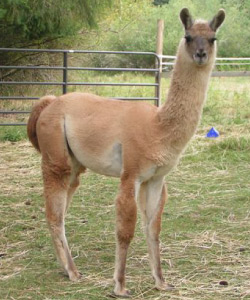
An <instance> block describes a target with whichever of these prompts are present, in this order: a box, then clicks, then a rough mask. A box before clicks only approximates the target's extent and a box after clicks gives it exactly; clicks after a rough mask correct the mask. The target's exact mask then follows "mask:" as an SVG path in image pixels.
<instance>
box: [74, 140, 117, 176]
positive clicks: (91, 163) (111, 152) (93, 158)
mask: <svg viewBox="0 0 250 300" xmlns="http://www.w3.org/2000/svg"><path fill="white" fill-rule="evenodd" d="M69 146H70V148H71V150H72V152H73V154H74V156H75V157H76V159H77V160H78V161H79V162H80V163H81V165H83V166H84V167H86V168H88V169H90V170H92V171H93V172H95V173H98V174H101V175H106V176H112V177H120V175H121V172H122V147H121V144H120V143H118V142H117V143H115V144H113V145H112V146H111V147H110V148H108V149H105V150H104V151H103V152H102V153H98V154H97V153H90V152H89V151H86V150H85V149H83V148H82V147H81V146H80V145H77V142H75V143H73V144H72V143H70V142H69Z"/></svg>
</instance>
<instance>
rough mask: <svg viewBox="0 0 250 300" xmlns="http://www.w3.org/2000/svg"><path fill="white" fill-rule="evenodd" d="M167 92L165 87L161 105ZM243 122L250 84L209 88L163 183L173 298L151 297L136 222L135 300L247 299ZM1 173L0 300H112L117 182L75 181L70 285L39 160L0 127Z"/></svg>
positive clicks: (19, 135)
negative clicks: (74, 269)
mask: <svg viewBox="0 0 250 300" xmlns="http://www.w3.org/2000/svg"><path fill="white" fill-rule="evenodd" d="M168 86H169V80H167V79H164V82H163V95H165V94H166V89H167V87H168ZM142 93H144V96H147V95H146V94H145V91H142ZM249 120H250V93H249V79H248V78H213V79H212V80H211V83H210V88H209V93H208V100H207V103H206V105H205V108H204V113H203V118H202V122H201V124H200V126H199V129H198V131H197V134H196V135H195V137H194V138H193V140H192V141H191V143H190V144H189V146H188V148H187V150H186V152H185V154H184V156H183V158H182V160H181V162H180V164H179V165H178V167H177V168H176V169H175V170H174V171H173V172H172V173H171V174H169V175H168V176H167V177H166V182H167V185H168V192H169V199H168V203H167V204H166V206H165V210H164V215H163V222H162V233H161V256H162V265H163V271H164V276H165V278H166V280H167V281H168V282H169V283H171V284H173V285H175V289H174V290H173V291H168V292H159V291H157V290H155V289H154V288H153V280H152V278H151V275H150V269H149V264H148V254H147V247H146V242H145V238H144V234H143V233H142V230H141V228H140V227H141V226H140V218H139V219H138V224H137V225H138V226H137V229H136V234H135V238H134V240H133V242H132V244H131V247H130V250H129V256H128V264H127V286H128V288H129V289H130V290H131V292H132V299H157V300H158V299H173V300H175V299H176V300H191V299H192V300H193V299H197V300H225V299H227V300H231V299H232V300H233V299H250V277H249V275H250V122H249ZM212 126H214V127H216V129H217V130H218V131H219V132H220V137H219V138H217V139H207V138H205V134H206V132H207V131H208V130H209V129H210V128H211V127H212ZM0 171H1V180H0V299H16V300H17V299H18V300H19V299H25V300H26V299H53V300H54V299H84V300H85V299H86V300H88V299H90V300H95V299H96V300H97V299H98V300H99V299H110V296H109V293H110V292H111V291H112V289H113V282H112V276H113V270H114V253H115V235H114V226H115V209H114V199H115V195H116V192H117V186H118V184H119V180H118V179H113V178H107V177H103V176H100V175H96V174H93V173H91V172H87V173H86V174H85V175H82V177H81V185H80V188H79V190H78V191H77V192H76V195H75V197H74V199H73V202H72V204H71V208H70V209H69V212H68V215H67V218H66V233H67V237H68V241H69V244H70V246H71V250H72V253H73V256H74V258H75V262H76V265H77V266H78V267H79V270H80V272H81V273H82V274H83V278H82V280H81V281H80V282H77V283H72V282H70V281H69V280H68V278H67V277H66V276H65V275H64V274H63V272H62V270H61V268H60V266H59V264H58V263H57V261H56V258H55V255H54V252H53V247H52V243H51V239H50V236H49V232H48V229H47V225H46V221H45V215H44V203H43V198H42V179H41V172H40V156H39V155H38V154H37V153H36V152H35V150H34V149H33V148H32V147H31V145H30V144H29V142H28V141H27V139H26V137H25V128H17V127H15V128H13V127H12V128H9V127H8V128H7V127H4V128H3V127H0Z"/></svg>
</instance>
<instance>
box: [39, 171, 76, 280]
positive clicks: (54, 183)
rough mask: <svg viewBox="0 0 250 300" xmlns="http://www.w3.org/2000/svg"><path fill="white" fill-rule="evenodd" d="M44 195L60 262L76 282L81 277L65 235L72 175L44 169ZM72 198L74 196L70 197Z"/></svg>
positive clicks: (47, 215) (48, 220) (49, 224)
mask: <svg viewBox="0 0 250 300" xmlns="http://www.w3.org/2000/svg"><path fill="white" fill-rule="evenodd" d="M44 169H45V170H46V172H44V194H45V201H46V218H47V222H48V226H49V229H50V233H51V237H52V240H53V244H54V248H55V251H56V256H57V258H58V261H59V262H60V264H61V265H62V267H63V268H64V270H65V272H66V273H67V274H68V276H69V278H70V280H72V281H76V280H78V279H79V278H80V277H81V275H80V273H79V272H78V270H77V268H76V266H75V263H74V261H73V259H72V256H71V253H70V250H69V246H68V242H67V239H66V235H65V226H64V218H65V213H66V210H67V206H68V197H69V191H70V175H69V174H65V175H63V174H60V176H58V174H56V173H54V172H52V171H49V170H48V168H46V167H45V168H44ZM71 192H72V190H71ZM70 196H72V195H70Z"/></svg>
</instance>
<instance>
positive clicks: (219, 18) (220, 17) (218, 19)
mask: <svg viewBox="0 0 250 300" xmlns="http://www.w3.org/2000/svg"><path fill="white" fill-rule="evenodd" d="M225 17H226V13H225V11H224V9H222V8H221V9H220V10H219V11H218V13H217V14H216V15H215V16H214V18H213V19H212V21H211V22H209V26H210V28H211V29H212V30H213V31H214V32H216V31H217V29H218V28H219V27H220V26H221V24H222V23H223V21H224V19H225Z"/></svg>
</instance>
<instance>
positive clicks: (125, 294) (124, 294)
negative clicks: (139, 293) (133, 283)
mask: <svg viewBox="0 0 250 300" xmlns="http://www.w3.org/2000/svg"><path fill="white" fill-rule="evenodd" d="M109 297H111V298H131V294H130V291H128V290H124V291H121V292H119V293H115V292H112V293H110V294H109Z"/></svg>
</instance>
